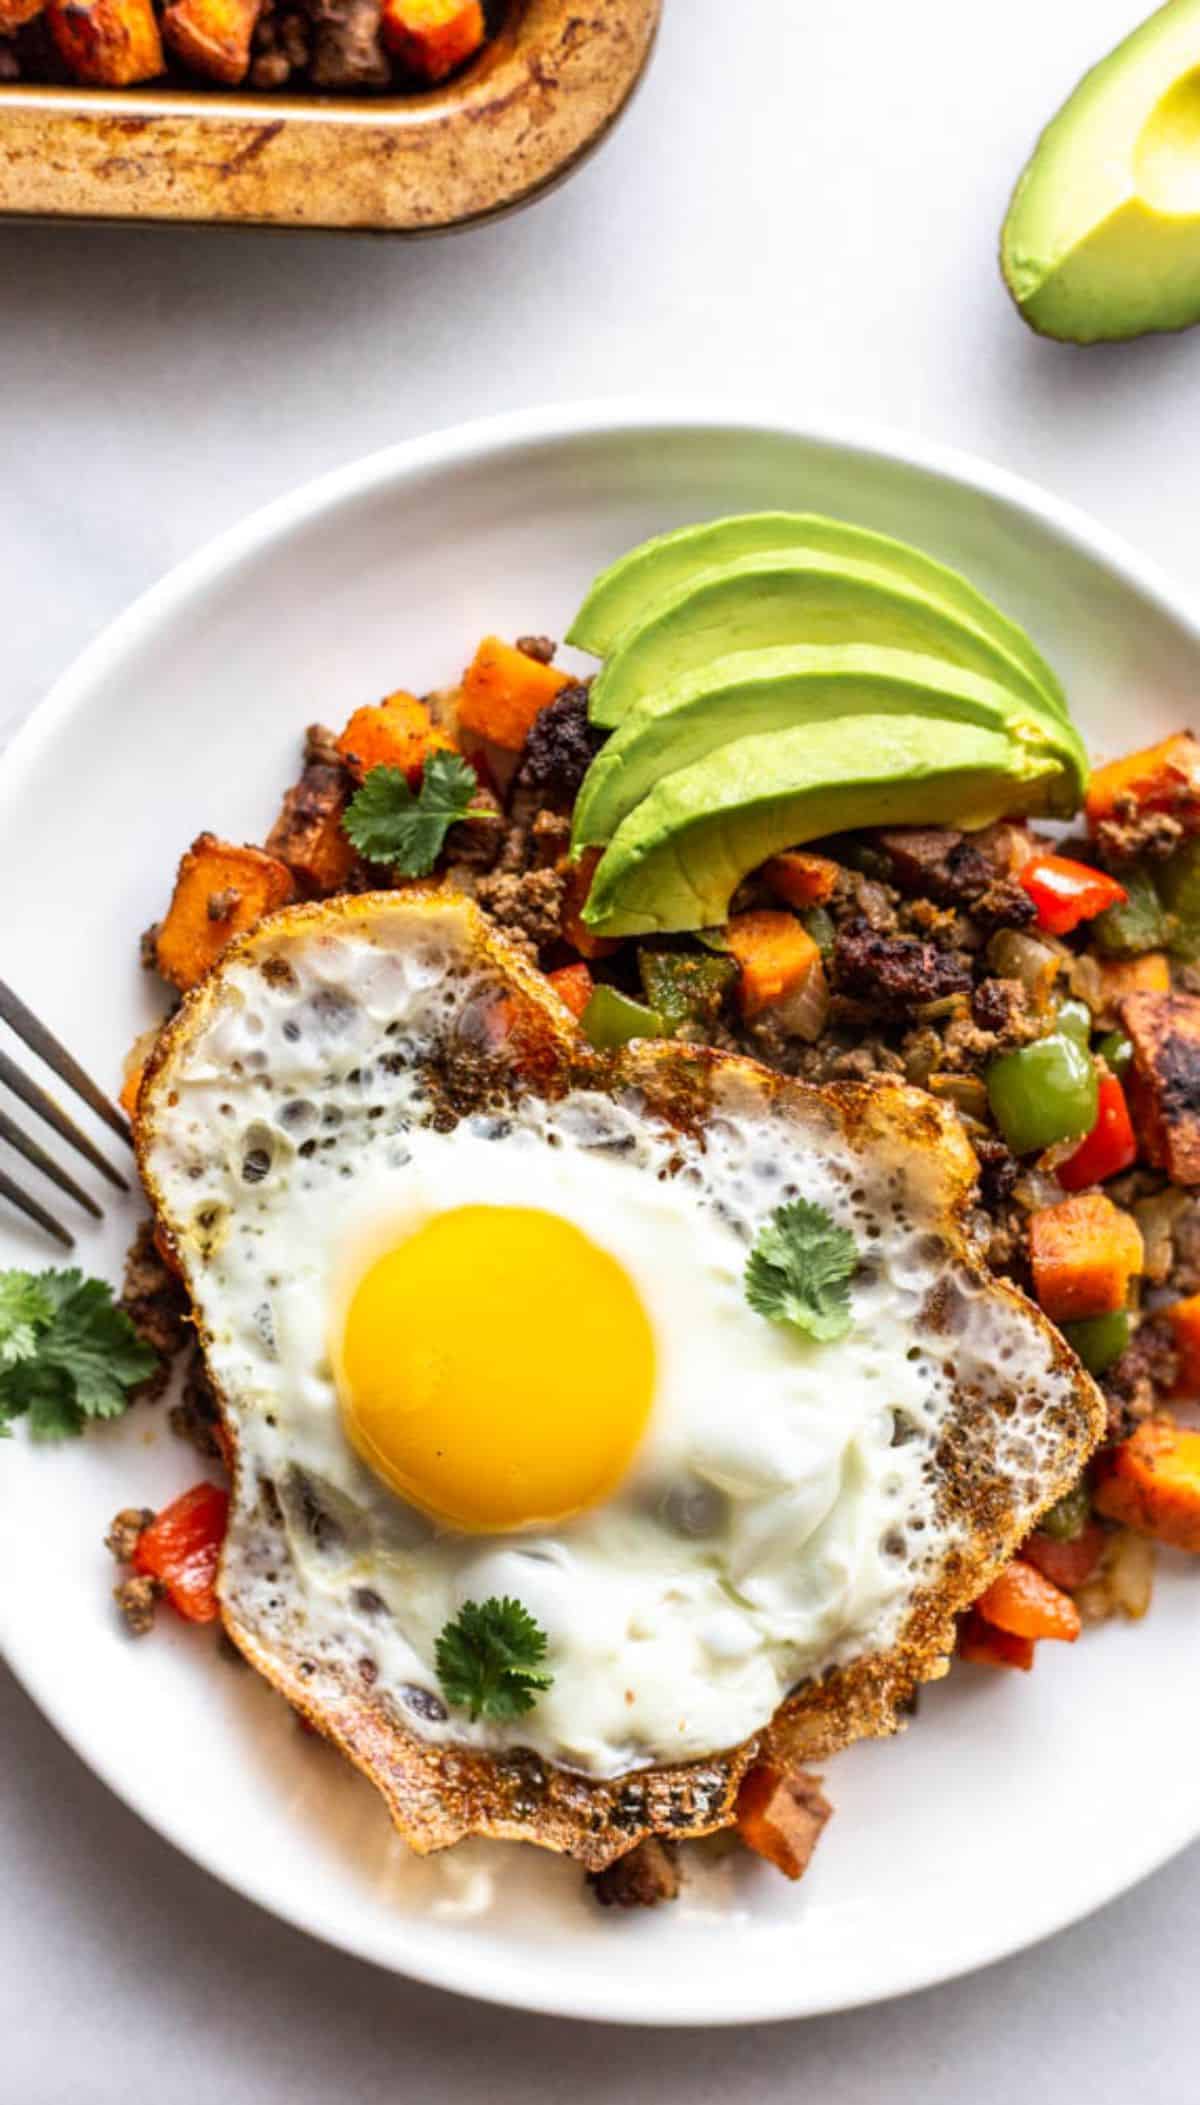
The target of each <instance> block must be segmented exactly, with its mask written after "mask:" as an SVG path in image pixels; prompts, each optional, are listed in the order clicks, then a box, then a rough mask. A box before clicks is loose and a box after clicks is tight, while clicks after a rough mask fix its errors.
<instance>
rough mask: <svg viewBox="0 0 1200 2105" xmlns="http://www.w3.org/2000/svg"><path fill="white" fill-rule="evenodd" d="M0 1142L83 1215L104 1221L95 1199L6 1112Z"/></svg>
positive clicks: (1, 1113) (0, 1118) (0, 1117)
mask: <svg viewBox="0 0 1200 2105" xmlns="http://www.w3.org/2000/svg"><path fill="white" fill-rule="evenodd" d="M0 1140H6V1141H7V1142H8V1144H9V1146H10V1147H13V1148H16V1150H17V1153H18V1154H19V1155H24V1157H25V1160H26V1162H30V1163H32V1165H33V1167H34V1169H40V1171H41V1173H42V1175H43V1177H48V1178H49V1180H50V1182H51V1184H57V1186H58V1188H59V1190H60V1191H65V1192H66V1194H67V1196H68V1198H72V1199H74V1201H75V1203H76V1205H77V1206H82V1207H83V1210H84V1212H85V1213H90V1214H91V1216H92V1218H93V1220H97V1221H102V1220H103V1219H104V1215H103V1213H102V1212H101V1210H100V1208H99V1207H98V1206H97V1204H96V1201H95V1199H93V1198H91V1197H90V1196H89V1194H88V1193H87V1192H86V1191H84V1189H83V1186H82V1185H80V1184H77V1183H76V1182H75V1179H74V1177H68V1175H67V1173H66V1170H65V1169H60V1168H59V1166H58V1164H57V1162H55V1161H54V1159H53V1157H52V1156H50V1155H48V1154H47V1153H46V1150H45V1148H43V1147H39V1146H38V1144H37V1141H36V1140H34V1139H33V1138H32V1137H31V1136H30V1134H28V1133H26V1132H25V1131H24V1130H23V1128H22V1127H21V1126H19V1125H18V1124H17V1122H16V1119H15V1118H10V1117H9V1115H8V1113H7V1111H0Z"/></svg>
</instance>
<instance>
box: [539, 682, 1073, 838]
mask: <svg viewBox="0 0 1200 2105" xmlns="http://www.w3.org/2000/svg"><path fill="white" fill-rule="evenodd" d="M895 716H902V717H916V718H925V719H928V720H930V721H938V722H942V723H968V724H978V725H980V726H981V727H982V728H983V729H985V730H991V731H995V732H997V733H999V734H1000V735H1001V736H1002V737H1006V738H1008V739H1010V740H1011V741H1012V742H1013V743H1014V744H1015V745H1019V746H1022V747H1025V748H1026V749H1028V751H1029V752H1031V753H1032V752H1041V753H1044V754H1045V755H1046V756H1047V757H1048V758H1050V759H1051V760H1052V761H1053V762H1054V763H1055V764H1056V765H1057V767H1058V770H1059V781H1058V784H1057V786H1056V789H1055V793H1054V803H1055V805H1056V808H1058V809H1060V810H1061V811H1063V812H1064V813H1065V814H1069V813H1071V812H1073V811H1075V810H1077V808H1078V806H1079V803H1080V801H1081V799H1082V797H1083V792H1084V787H1085V785H1086V780H1087V755H1086V753H1085V750H1084V746H1083V742H1082V740H1081V739H1080V737H1079V735H1078V733H1077V732H1076V730H1075V728H1074V726H1073V725H1071V724H1069V723H1067V722H1065V721H1064V720H1063V718H1062V717H1061V716H1059V714H1058V713H1057V711H1056V710H1054V709H1052V708H1051V706H1050V704H1049V703H1048V702H1042V703H1040V704H1036V705H1035V704H1033V703H1031V702H1029V701H1026V700H1018V699H1017V698H1016V697H1015V696H1014V695H1012V694H1011V693H1010V691H1009V689H1008V688H1007V687H1002V686H1001V685H1000V684H999V682H998V681H995V680H988V679H984V678H983V677H982V676H981V675H980V674H978V673H971V672H964V671H963V670H962V669H961V668H959V667H958V666H954V665H947V664H946V663H944V662H943V661H942V660H940V659H937V658H929V657H924V656H921V655H919V654H917V653H915V652H910V651H896V650H886V649H881V648H878V647H873V646H871V645H867V644H837V645H830V646H828V647H826V648H824V649H821V648H817V647H814V646H811V645H806V644H801V645H793V646H791V647H789V648H786V649H779V650H761V651H741V652H738V653H735V654H734V655H732V656H730V657H721V658H714V659H712V660H711V661H710V663H708V664H707V665H705V666H704V667H703V669H702V670H701V671H700V672H695V673H687V674H685V675H683V676H682V677H681V678H680V679H678V680H675V681H672V682H670V683H668V684H667V685H665V686H663V687H659V688H656V689H655V690H654V691H653V693H651V694H649V695H647V696H645V697H644V698H643V700H642V701H640V702H639V703H638V704H637V706H636V707H635V708H633V709H631V710H630V711H629V713H628V714H627V715H626V716H625V717H624V718H623V719H622V721H621V723H620V725H619V726H618V728H617V730H616V731H615V732H614V733H613V736H612V737H611V738H610V739H609V740H608V741H607V743H606V744H605V745H604V746H603V747H602V748H601V750H600V752H599V754H598V755H597V757H596V759H595V760H594V762H593V763H592V766H591V767H590V768H589V770H588V773H587V775H586V777H585V779H584V783H583V787H582V789H581V791H580V794H579V799H578V802H577V803H576V806H575V818H574V828H573V840H574V844H575V846H576V847H581V848H582V847H588V846H590V845H594V844H598V843H600V842H604V841H608V840H610V839H611V838H612V836H613V834H614V833H615V832H616V830H617V828H618V827H619V826H620V825H621V823H622V821H623V820H624V819H626V818H627V817H628V816H629V813H630V812H631V811H633V810H634V809H635V807H636V806H637V805H638V804H640V803H641V801H642V799H643V797H646V796H648V795H649V793H650V792H651V791H652V790H653V789H654V787H655V785H656V784H657V783H658V782H659V781H660V780H661V779H662V777H663V775H664V773H667V772H677V771H678V770H679V769H681V768H689V767H692V766H693V765H694V764H695V763H696V762H697V761H701V760H704V759H706V758H707V757H708V755H710V754H713V753H716V752H718V751H719V750H720V749H721V748H722V747H724V746H727V745H729V744H731V743H732V742H734V741H736V740H739V739H743V738H749V737H754V736H756V735H758V734H760V733H765V732H768V731H787V730H790V729H793V728H796V727H799V726H815V725H819V724H822V723H827V722H831V721H833V720H835V719H838V720H840V721H841V723H842V733H843V737H844V739H845V740H846V742H847V743H849V742H852V741H856V740H857V737H858V726H857V725H856V724H855V723H854V722H852V721H850V719H855V718H861V717H895Z"/></svg>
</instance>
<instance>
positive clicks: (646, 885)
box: [584, 716, 1059, 936]
mask: <svg viewBox="0 0 1200 2105" xmlns="http://www.w3.org/2000/svg"><path fill="white" fill-rule="evenodd" d="M1058 780H1059V768H1058V763H1057V762H1056V761H1055V760H1054V759H1052V758H1051V757H1050V756H1049V755H1047V754H1046V753H1044V752H1034V751H1031V750H1030V749H1029V748H1028V747H1026V746H1023V745H1020V744H1017V743H1014V741H1013V740H1012V739H1010V738H1007V737H1004V736H1002V735H1001V734H1000V733H999V732H997V731H990V730H985V729H984V728H983V727H982V726H980V725H977V724H965V723H947V722H944V721H942V720H941V719H938V718H925V717H914V716H863V717H859V718H857V719H855V720H854V721H853V722H850V723H848V722H847V721H846V720H845V719H844V718H834V719H833V720H831V721H828V722H825V723H819V724H811V725H810V724H805V725H801V726H799V727H798V728H794V729H792V730H789V731H774V732H767V733H765V734H761V735H760V736H758V737H756V738H741V739H737V740H736V741H735V742H734V743H733V744H731V745H726V746H723V747H722V748H721V749H720V750H719V751H717V752H714V753H710V754H709V755H708V756H707V758H706V759H704V760H698V761H696V762H695V764H694V765H693V766H691V767H686V768H682V769H680V770H679V771H678V772H676V773H674V774H669V775H665V776H664V777H663V779H662V780H661V781H660V782H659V783H658V785H657V787H656V788H654V789H652V790H651V791H650V794H649V795H648V796H647V797H644V798H643V800H642V802H641V803H640V804H639V805H638V806H637V808H636V809H635V810H634V811H632V812H631V813H630V815H629V817H628V818H627V819H626V820H625V821H624V823H623V824H622V825H621V826H620V827H619V828H618V829H617V832H616V834H615V835H614V836H613V839H612V841H611V842H610V844H609V846H608V848H607V849H606V851H605V853H604V855H603V857H602V858H601V861H600V864H599V867H598V868H597V871H596V875H595V877H594V878H593V880H592V888H591V893H590V896H589V899H588V904H587V907H586V909H585V913H584V919H585V920H586V921H587V923H588V926H589V927H590V928H592V929H593V930H594V931H595V932H596V933H598V934H603V935H606V936H624V935H650V934H653V933H656V932H662V933H666V932H668V931H671V930H681V929H689V928H708V927H713V926H715V925H717V924H719V923H720V922H722V921H724V920H725V918H726V915H727V912H728V907H729V901H730V898H731V897H732V894H733V892H734V891H735V889H736V888H737V886H738V884H739V883H740V882H741V880H742V878H743V877H744V876H745V875H746V873H747V871H748V870H753V869H757V867H758V865H759V864H760V863H762V862H765V861H766V859H767V857H768V856H770V855H775V854H777V853H778V852H779V850H780V849H782V848H790V847H794V846H795V845H796V844H797V843H798V842H801V841H805V840H813V839H815V838H816V837H817V836H819V835H821V834H825V833H840V832H843V831H846V830H849V829H852V828H855V827H859V826H903V825H916V824H923V825H945V824H952V825H955V826H982V825H986V824H987V823H988V822H989V821H990V820H992V819H998V818H1001V817H1003V816H1004V815H1005V814H1006V813H1015V812H1035V811H1043V810H1045V809H1046V808H1047V806H1048V804H1049V801H1050V799H1051V798H1052V796H1053V793H1054V789H1055V786H1056V784H1057V782H1058Z"/></svg>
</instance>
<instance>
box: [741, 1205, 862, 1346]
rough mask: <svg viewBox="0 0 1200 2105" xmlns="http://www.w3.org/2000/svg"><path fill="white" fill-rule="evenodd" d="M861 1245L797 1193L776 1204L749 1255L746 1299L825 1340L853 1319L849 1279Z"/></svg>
mask: <svg viewBox="0 0 1200 2105" xmlns="http://www.w3.org/2000/svg"><path fill="white" fill-rule="evenodd" d="M857 1263H858V1250H857V1248H856V1246H855V1241H854V1237H853V1236H852V1235H851V1233H850V1230H849V1229H848V1228H839V1226H838V1224H837V1222H836V1221H835V1220H834V1219H833V1217H832V1215H831V1214H829V1213H827V1212H826V1210H825V1208H824V1207H823V1206H816V1205H814V1204H813V1203H812V1201H811V1200H809V1199H793V1200H792V1201H791V1203H790V1204H789V1205H787V1206H777V1207H776V1209H775V1211H774V1213H773V1214H772V1215H771V1218H770V1220H769V1221H768V1222H767V1224H766V1226H765V1227H764V1228H763V1229H762V1230H761V1231H760V1233H759V1236H758V1240H757V1241H756V1243H755V1245H754V1248H753V1249H752V1250H751V1252H750V1255H749V1257H748V1258H747V1260H746V1274H745V1286H746V1299H747V1301H748V1302H749V1303H750V1306H751V1308H752V1309H754V1310H755V1312H756V1313H757V1314H758V1315H760V1316H766V1317H767V1319H768V1321H769V1322H772V1323H791V1324H792V1325H793V1326H794V1327H795V1328H796V1329H797V1330H803V1331H804V1332H805V1333H806V1334H807V1336H809V1337H810V1338H816V1339H818V1340H819V1341H820V1343H822V1344H831V1343H832V1342H833V1341H834V1339H836V1338H842V1337H845V1335H846V1332H847V1331H848V1330H849V1328H850V1326H851V1322H852V1320H853V1319H852V1317H851V1314H850V1280H851V1278H852V1276H853V1273H854V1269H855V1267H856V1265H857Z"/></svg>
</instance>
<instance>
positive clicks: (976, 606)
mask: <svg viewBox="0 0 1200 2105" xmlns="http://www.w3.org/2000/svg"><path fill="white" fill-rule="evenodd" d="M785 550H786V551H790V552H791V553H793V554H802V553H804V552H805V551H807V552H808V553H809V554H810V555H826V556H845V557H848V558H849V559H850V560H851V561H853V562H860V563H870V564H872V565H873V566H874V567H875V568H876V569H877V570H882V571H886V572H888V573H889V574H890V575H891V576H892V577H893V578H895V580H896V581H897V582H898V583H900V584H902V585H908V586H911V587H913V588H915V590H916V591H918V592H923V593H925V594H926V595H927V596H928V597H929V598H930V599H931V600H933V601H935V602H936V603H937V604H938V605H940V606H942V607H945V608H946V609H947V610H948V611H949V612H951V613H956V614H959V615H961V616H962V617H963V618H964V619H965V620H966V621H968V622H971V623H973V624H974V625H975V627H976V628H978V629H981V630H982V631H983V633H984V634H985V635H988V636H990V637H991V638H992V641H993V642H994V643H996V644H997V645H998V646H999V648H1000V649H1001V650H1003V651H1006V652H1007V653H1008V655H1009V656H1010V657H1011V658H1015V659H1016V661H1017V663H1018V665H1021V666H1023V667H1024V669H1025V671H1026V672H1027V673H1028V674H1029V676H1030V678H1031V679H1032V680H1033V681H1034V682H1035V684H1036V685H1037V686H1039V687H1041V688H1043V689H1044V690H1045V693H1046V695H1047V696H1048V698H1049V699H1050V700H1052V701H1054V702H1057V704H1058V706H1059V710H1060V712H1061V714H1062V715H1063V716H1065V715H1066V713H1067V705H1066V697H1065V696H1064V694H1063V690H1062V687H1061V685H1060V683H1059V681H1058V680H1057V679H1056V677H1055V675H1054V673H1053V672H1052V671H1051V668H1050V667H1049V666H1048V665H1047V663H1046V661H1045V659H1044V658H1043V657H1042V656H1041V653H1040V652H1039V651H1037V650H1036V649H1035V648H1034V645H1033V644H1032V642H1031V641H1030V639H1029V637H1028V636H1027V635H1026V634H1025V631H1024V629H1022V628H1020V627H1018V625H1017V623H1016V622H1015V621H1010V620H1009V619H1008V617H1007V615H1005V614H1002V613H1001V612H1000V609H999V608H998V607H995V606H993V605H992V602H991V600H990V599H987V598H986V597H985V596H984V594H983V593H982V592H980V591H978V590H977V589H976V587H975V586H974V585H972V584H971V583H970V581H969V579H967V578H965V577H962V576H960V574H959V572H958V571H957V570H951V569H950V568H949V566H948V565H947V564H945V563H938V562H935V560H934V558H933V557H932V556H929V555H926V554H925V553H924V551H923V550H922V549H920V548H913V547H911V546H910V545H909V544H908V543H907V542H905V541H897V540H894V539H893V538H892V537H891V536H890V535H888V534H877V533H872V532H871V531H870V529H869V528H867V527H864V526H855V525H853V524H852V523H851V522H850V521H849V520H847V519H828V518H824V517H822V516H821V514H820V513H818V512H743V513H738V514H735V515H733V516H732V517H730V518H726V519H706V520H704V521H703V522H702V523H701V524H700V525H698V526H681V527H677V528H676V529H675V531H674V532H673V533H668V534H658V535H657V536H656V537H655V538H654V539H653V540H651V541H643V542H641V543H640V545H639V546H638V547H637V548H633V549H630V551H629V553H628V554H627V555H623V556H619V557H618V558H617V561H616V562H615V563H610V565H609V567H608V569H607V570H604V571H602V572H601V574H600V576H599V577H598V578H597V579H596V581H595V583H594V584H593V586H592V588H591V591H590V592H589V593H588V595H587V598H586V599H585V600H584V603H583V605H582V606H581V608H580V609H579V612H578V614H577V615H576V616H575V619H574V621H573V623H572V624H571V627H570V629H569V630H568V632H567V642H568V643H573V644H574V645H575V646H576V648H577V649H579V650H584V651H590V652H591V653H592V655H593V657H596V658H607V657H609V656H611V654H612V652H613V651H614V650H615V649H616V646H617V644H618V642H619V641H620V639H621V637H622V636H623V635H624V633H625V632H626V630H627V629H632V628H635V627H637V626H639V625H640V624H641V623H642V622H643V621H645V619H646V617H647V616H648V614H649V613H650V612H651V611H652V610H653V608H654V607H655V606H657V605H660V604H661V603H662V602H663V600H666V599H670V598H672V597H673V596H674V594H675V593H676V592H678V591H680V590H681V589H682V588H683V587H684V586H685V585H688V584H690V582H691V581H692V579H693V578H694V577H695V576H696V574H697V572H698V571H701V570H712V569H717V568H720V567H721V566H722V565H724V564H726V563H736V562H741V561H742V560H743V559H744V558H745V557H747V556H754V555H765V554H768V553H770V552H772V551H785Z"/></svg>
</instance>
